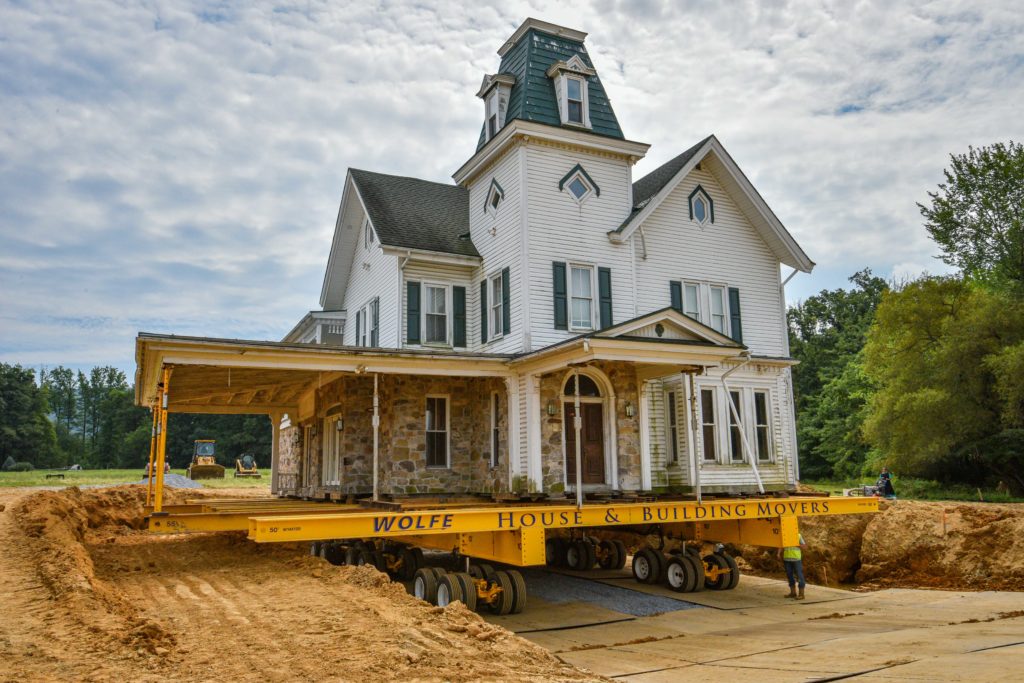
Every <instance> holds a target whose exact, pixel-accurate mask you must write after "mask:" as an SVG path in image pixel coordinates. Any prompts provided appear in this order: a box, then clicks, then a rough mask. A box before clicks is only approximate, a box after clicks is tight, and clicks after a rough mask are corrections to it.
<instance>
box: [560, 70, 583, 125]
mask: <svg viewBox="0 0 1024 683" xmlns="http://www.w3.org/2000/svg"><path fill="white" fill-rule="evenodd" d="M570 82H575V83H578V84H579V86H580V97H579V99H573V98H571V97H569V83H570ZM583 83H584V79H582V78H580V77H578V76H566V77H565V122H566V123H571V124H575V125H577V126H585V125H586V121H587V115H586V112H585V111H584V110H585V108H586V107H585V102H586V94H587V93H586V89H585V87H584V85H583ZM573 102H578V103H579V105H580V120H579V121H574V120H573V118H572V107H571V106H570V105H571V104H572V103H573Z"/></svg>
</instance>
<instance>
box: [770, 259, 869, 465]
mask: <svg viewBox="0 0 1024 683" xmlns="http://www.w3.org/2000/svg"><path fill="white" fill-rule="evenodd" d="M850 282H851V283H853V285H854V286H853V287H852V288H850V289H835V290H822V291H821V292H820V293H818V294H816V295H815V296H812V297H809V298H808V299H807V300H805V301H803V302H801V303H800V304H798V305H797V306H794V307H792V308H790V309H789V312H788V320H789V340H790V341H789V343H790V352H791V355H792V356H793V357H794V358H796V359H797V360H799V361H800V365H798V366H796V367H795V368H794V369H793V391H794V394H795V397H796V409H797V438H798V441H799V445H800V471H801V476H804V477H807V478H815V477H829V476H852V475H853V474H855V473H856V471H858V470H859V468H860V466H861V464H862V463H863V462H864V458H865V456H866V453H867V451H868V445H867V443H866V442H864V441H863V439H862V437H861V435H860V424H861V422H862V421H863V418H864V406H865V405H866V401H867V397H868V396H869V394H870V385H869V378H868V377H867V376H866V375H865V374H864V372H863V370H862V369H861V364H860V360H859V358H858V354H859V353H860V351H861V348H862V347H863V346H864V340H865V338H866V335H867V332H868V329H869V328H870V326H871V322H872V320H873V319H874V316H875V309H876V308H877V306H878V303H879V301H880V300H881V297H882V294H883V293H884V292H885V291H886V290H887V284H886V282H885V280H883V279H881V278H879V277H875V276H874V275H872V274H871V270H870V269H865V270H862V271H860V272H858V273H855V274H854V275H853V276H852V277H850Z"/></svg>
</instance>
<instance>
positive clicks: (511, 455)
mask: <svg viewBox="0 0 1024 683" xmlns="http://www.w3.org/2000/svg"><path fill="white" fill-rule="evenodd" d="M505 390H506V392H507V396H508V400H507V401H506V405H507V406H508V408H507V410H508V416H507V418H506V422H507V423H508V490H509V491H510V492H511V491H512V481H513V480H514V479H515V476H516V470H517V469H518V466H517V464H516V462H517V461H519V458H520V452H519V378H518V377H506V378H505Z"/></svg>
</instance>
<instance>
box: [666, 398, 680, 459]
mask: <svg viewBox="0 0 1024 683" xmlns="http://www.w3.org/2000/svg"><path fill="white" fill-rule="evenodd" d="M665 406H666V408H667V410H668V420H666V422H667V424H668V461H669V462H679V415H678V414H677V413H676V392H674V391H670V392H668V396H667V400H666V401H665Z"/></svg>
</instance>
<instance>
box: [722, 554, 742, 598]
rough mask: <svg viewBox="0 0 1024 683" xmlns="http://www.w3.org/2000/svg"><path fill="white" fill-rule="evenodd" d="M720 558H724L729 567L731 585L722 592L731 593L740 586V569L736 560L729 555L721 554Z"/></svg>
mask: <svg viewBox="0 0 1024 683" xmlns="http://www.w3.org/2000/svg"><path fill="white" fill-rule="evenodd" d="M718 556H719V557H721V558H724V559H725V562H726V564H728V565H729V572H730V573H729V585H727V586H726V587H725V588H723V589H722V590H727V591H731V590H732V589H733V588H735V587H736V586H738V585H740V568H739V566H738V565H737V564H736V559H735V558H734V557H733V556H732V555H729V554H727V553H719V554H718Z"/></svg>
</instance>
